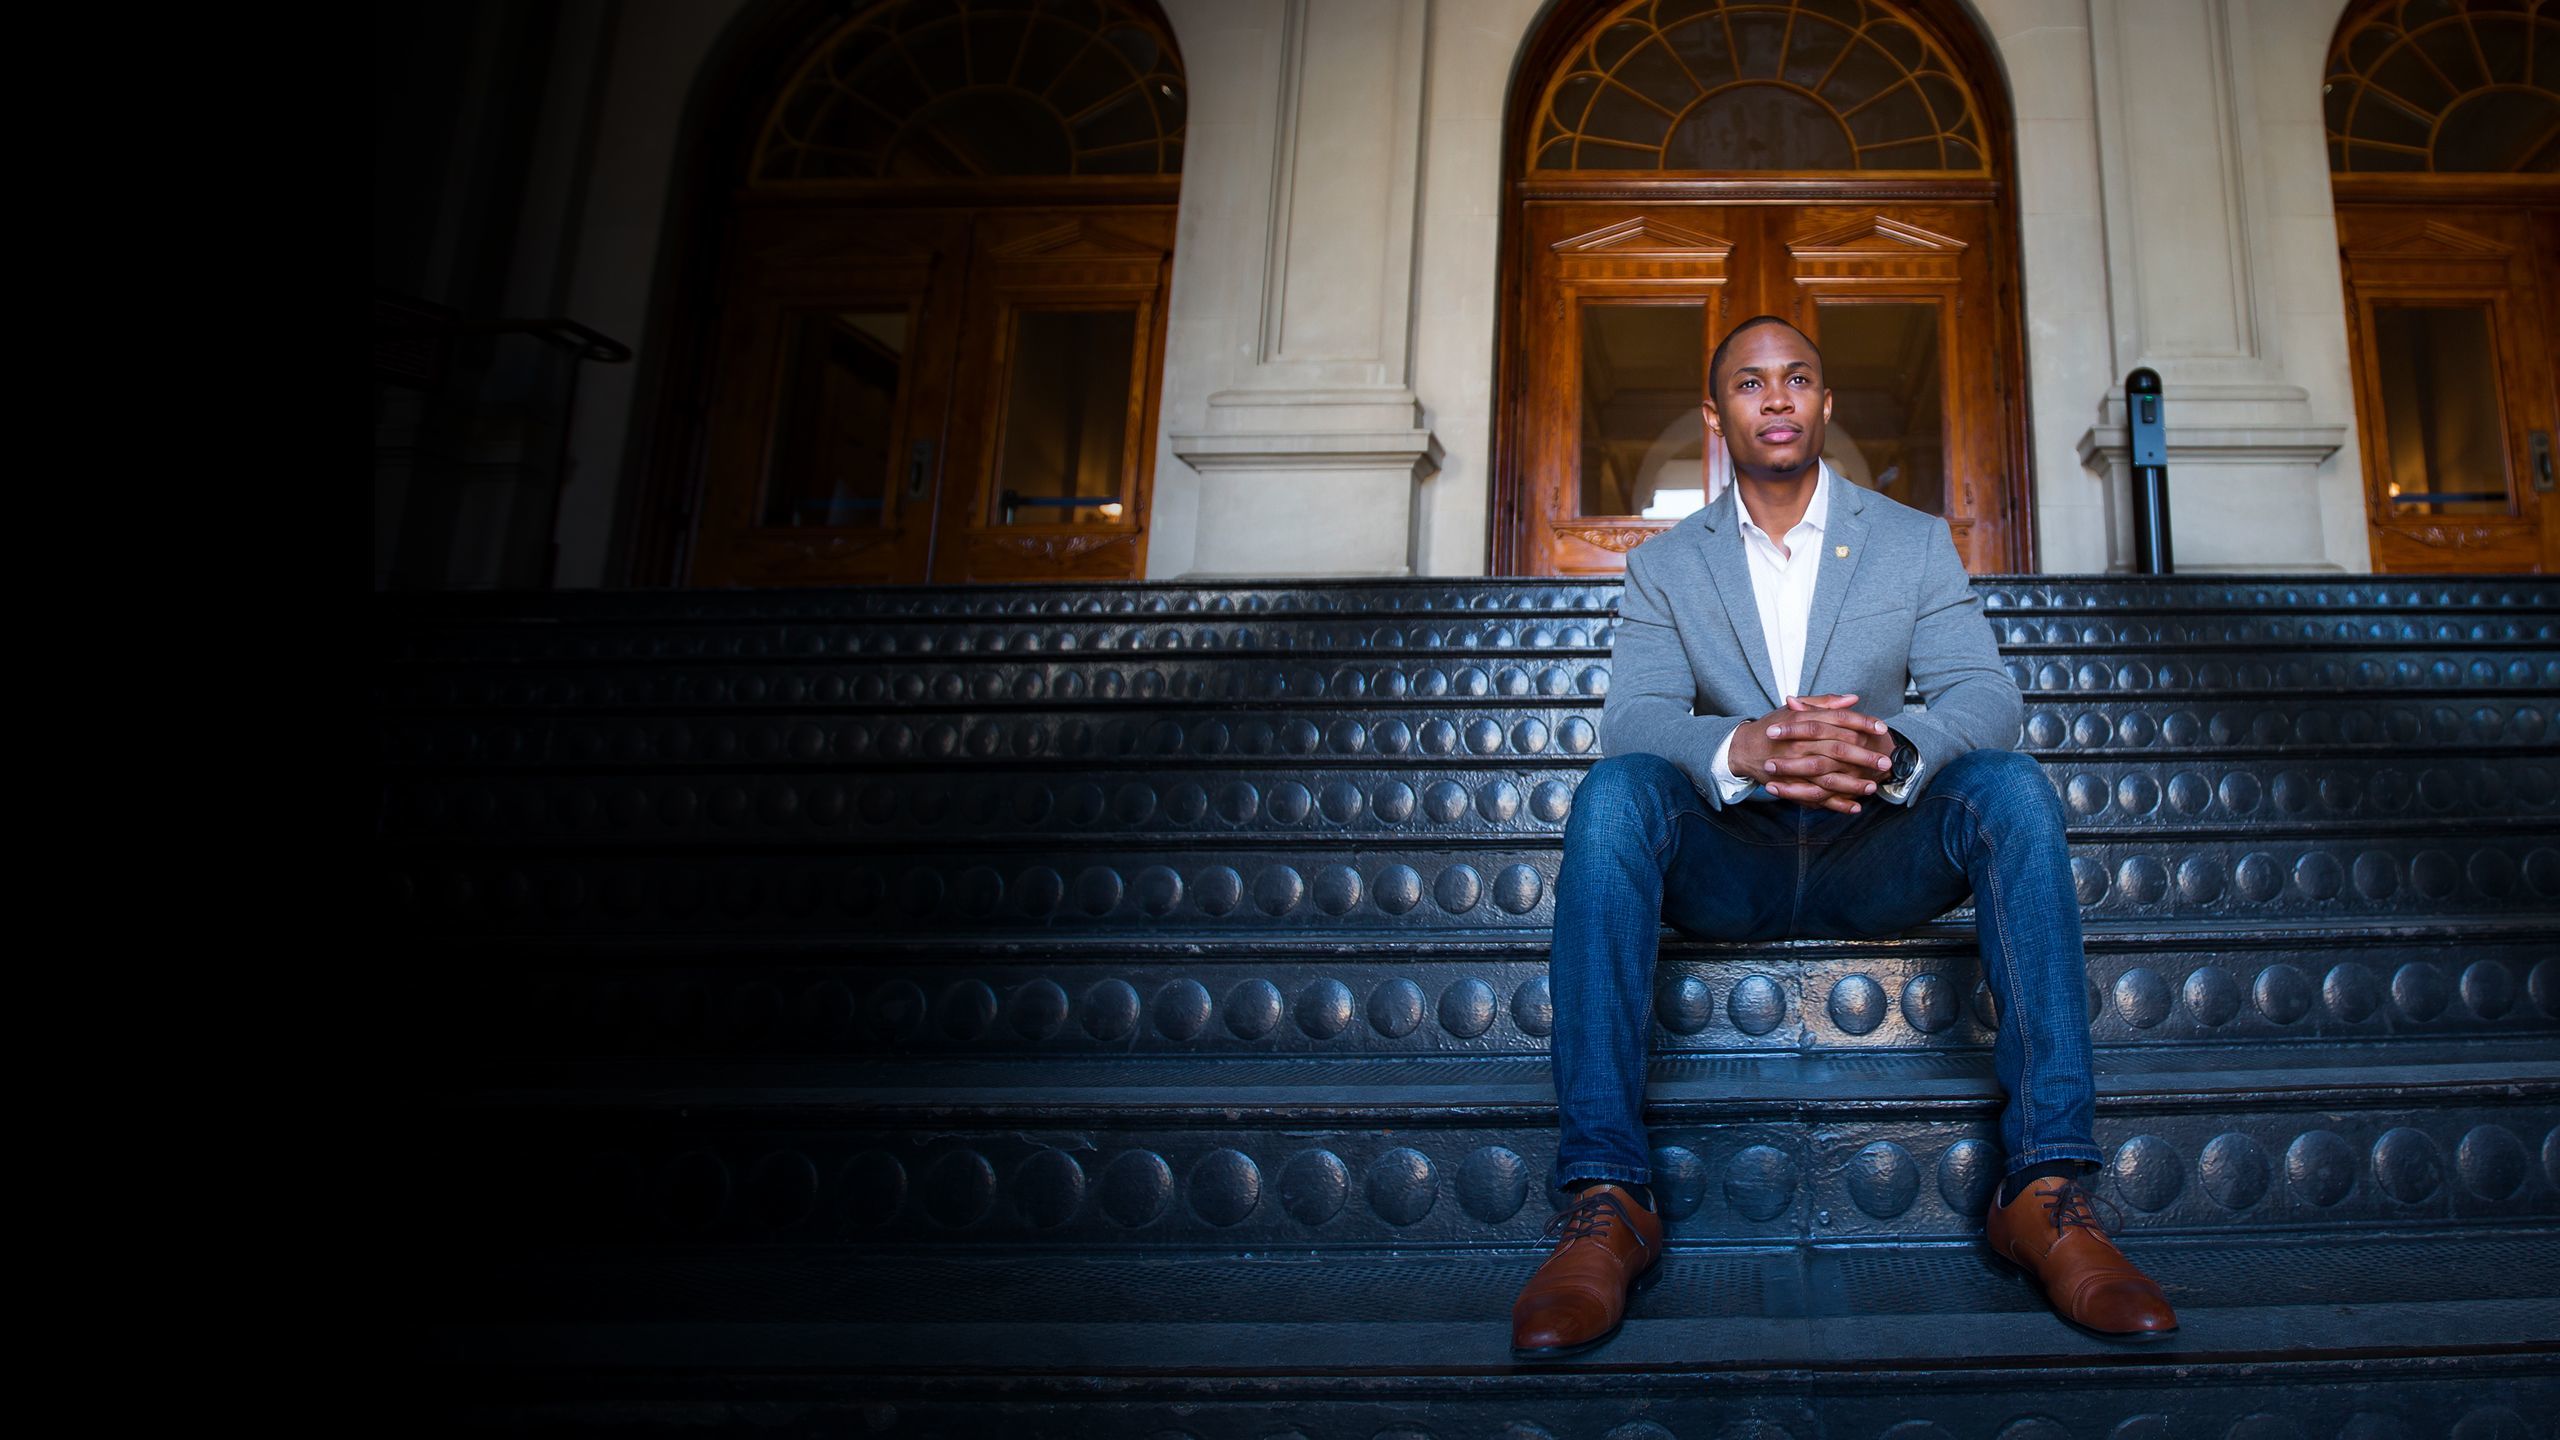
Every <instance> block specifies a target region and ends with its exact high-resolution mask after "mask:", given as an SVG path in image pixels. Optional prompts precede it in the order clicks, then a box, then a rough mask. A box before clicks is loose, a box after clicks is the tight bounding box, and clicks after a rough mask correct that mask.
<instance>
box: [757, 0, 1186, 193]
mask: <svg viewBox="0 0 2560 1440" xmlns="http://www.w3.org/2000/svg"><path fill="white" fill-rule="evenodd" d="M1186 99H1187V91H1186V90H1185V88H1184V85H1183V78H1182V62H1181V60H1180V58H1179V57H1178V56H1177V54H1176V53H1175V50H1174V47H1173V41H1172V37H1170V36H1169V35H1167V34H1166V33H1165V30H1164V26H1163V23H1162V22H1161V21H1160V20H1159V19H1157V18H1156V17H1155V16H1154V15H1152V14H1150V13H1148V12H1147V11H1146V10H1142V9H1141V8H1139V7H1137V6H1134V5H1129V4H1123V3H1118V0H887V3H883V4H878V5H873V6H871V7H870V8H869V9H866V10H864V11H863V12H862V13H861V14H860V15H858V16H857V17H855V18H854V19H853V20H852V21H851V22H850V23H848V24H846V25H845V26H844V27H843V28H841V29H839V30H837V31H836V32H835V33H834V34H832V35H830V36H829V37H828V38H827V39H826V40H825V41H824V42H823V43H822V44H820V45H819V46H818V47H817V49H816V51H815V52H813V53H812V54H811V55H810V57H809V58H808V60H807V61H805V62H804V63H803V64H802V65H801V66H800V69H799V71H798V73H796V74H794V75H793V76H792V78H791V82H790V84H788V85H787V86H785V87H784V89H783V94H782V100H781V102H780V103H779V104H777V105H775V106H774V108H773V110H772V112H771V113H770V114H769V115H768V116H767V117H766V119H765V124H764V129H763V132H762V135H761V138H760V139H759V140H758V142H757V146H756V156H755V165H754V169H753V172H752V176H753V179H754V181H755V182H756V183H758V184H777V183H779V184H789V183H791V182H795V181H833V180H973V179H984V178H1000V177H1007V176H1026V175H1174V174H1179V173H1181V170H1182V135H1183V124H1184V106H1185V101H1186Z"/></svg>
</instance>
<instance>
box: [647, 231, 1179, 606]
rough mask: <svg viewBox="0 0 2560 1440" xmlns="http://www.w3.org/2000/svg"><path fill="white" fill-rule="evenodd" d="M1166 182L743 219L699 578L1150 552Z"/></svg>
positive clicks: (950, 570)
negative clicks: (1071, 198) (1026, 197)
mask: <svg viewBox="0 0 2560 1440" xmlns="http://www.w3.org/2000/svg"><path fill="white" fill-rule="evenodd" d="M1172 249H1173V209H1172V207H1170V206H1155V205H1147V206H1134V205H1121V206H1110V207H1101V206H1096V207H1076V208H1067V207H1058V208H1050V207H1041V208H1029V207H1015V208H1006V209H1001V210H995V209H987V210H974V211H973V210H967V209H945V210H929V211H915V212H889V211H878V210H868V211H853V212H849V213H847V214H845V215H844V216H842V217H841V219H840V220H838V221H837V222H835V223H832V224H829V223H824V222H818V221H813V220H812V218H811V217H810V216H809V215H807V214H806V213H797V214H788V213H785V212H783V211H780V210H765V211H750V212H747V213H746V214H744V215H742V216H741V218H740V221H739V228H738V233H737V236H736V240H735V246H734V250H733V257H732V260H731V264H730V271H729V274H730V281H729V288H728V290H727V292H726V294H727V300H726V303H725V305H724V309H723V329H722V333H721V336H720V342H719V343H720V349H719V370H718V376H717V381H716V389H715V393H714V395H713V397H712V401H711V415H710V425H709V427H708V433H709V442H708V444H709V453H708V454H707V456H706V466H705V469H706V472H707V474H708V476H709V478H708V480H707V481H706V484H705V493H704V495H703V497H702V508H701V511H700V522H699V525H698V527H697V531H696V540H695V549H694V555H693V560H692V564H691V583H693V584H697V585H775V584H780V585H847V584H857V585H858V584H918V583H923V582H926V581H935V582H962V581H988V580H1069V579H1090V580H1126V579H1133V578H1135V577H1136V576H1138V575H1140V574H1142V573H1144V569H1145V562H1146V523H1145V520H1146V513H1147V501H1148V497H1149V492H1150V489H1151V483H1150V482H1151V479H1152V470H1153V463H1154V459H1155V426H1156V397H1157V393H1158V390H1159V385H1158V380H1159V377H1160V376H1161V375H1162V373H1163V364H1164V298H1165V293H1166V290H1167V287H1168V285H1169V282H1170V279H1171V271H1172V264H1171V256H1172Z"/></svg>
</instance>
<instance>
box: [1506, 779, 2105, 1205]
mask: <svg viewBox="0 0 2560 1440" xmlns="http://www.w3.org/2000/svg"><path fill="white" fill-rule="evenodd" d="M1861 803H1862V805H1863V810H1862V812H1861V813H1859V814H1856V815H1843V814H1839V813H1837V812H1835V811H1830V810H1812V809H1808V808H1806V807H1804V806H1801V805H1798V804H1795V803H1794V802H1792V801H1784V800H1780V801H1768V800H1752V801H1745V802H1742V803H1740V804H1736V805H1730V806H1727V807H1725V808H1724V809H1723V810H1715V809H1712V808H1710V807H1709V806H1708V804H1707V802H1706V800H1705V798H1704V797H1702V796H1700V795H1699V794H1698V792H1697V790H1696V789H1695V788H1694V787H1693V786H1691V785H1690V783H1689V780H1688V777H1686V776H1684V775H1682V774H1681V773H1680V771H1679V770H1677V769H1676V768H1674V767H1673V766H1672V764H1671V762H1670V761H1668V760H1665V759H1663V758H1662V757H1661V756H1659V755H1620V756H1614V757H1612V758H1610V759H1607V760H1603V761H1601V762H1600V763H1599V764H1598V765H1596V766H1594V767H1592V770H1591V773H1590V774H1589V775H1588V776H1586V777H1584V779H1583V782H1582V787H1581V789H1579V790H1578V791H1576V792H1575V793H1574V797H1573V815H1572V818H1571V819H1570V820H1568V821H1567V822H1566V825H1565V838H1564V870H1563V872H1562V873H1561V874H1560V875H1558V876H1557V878H1556V934H1555V949H1554V952H1553V955H1552V957H1551V958H1550V960H1549V962H1548V967H1547V969H1548V984H1549V986H1550V987H1551V989H1552V991H1553V994H1554V997H1555V1036H1554V1041H1553V1045H1554V1059H1555V1084H1556V1100H1557V1102H1558V1104H1559V1105H1560V1106H1561V1107H1562V1109H1563V1112H1564V1116H1563V1129H1564V1133H1563V1138H1562V1140H1561V1142H1560V1143H1559V1144H1558V1145H1557V1147H1556V1164H1555V1174H1554V1180H1555V1183H1556V1184H1557V1185H1558V1186H1559V1187H1561V1186H1562V1185H1564V1184H1565V1183H1566V1182H1567V1181H1571V1180H1580V1179H1599V1180H1619V1181H1625V1182H1628V1183H1631V1184H1645V1183H1648V1182H1650V1181H1651V1180H1652V1178H1653V1166H1652V1153H1651V1151H1650V1150H1649V1149H1648V1148H1647V1146H1646V1142H1645V1128H1644V1083H1645V1058H1646V1049H1647V1044H1648V1042H1649V1040H1650V1039H1651V1035H1652V1030H1653V988H1654V987H1653V967H1654V959H1655V953H1656V950H1657V949H1658V947H1659V943H1660V940H1661V933H1662V922H1663V921H1666V920H1667V921H1669V922H1670V924H1671V925H1672V926H1673V927H1674V928H1675V929H1678V930H1680V931H1682V932H1683V933H1685V934H1689V935H1694V936H1697V937H1699V938H1701V939H1711V940H1746V941H1747V940H1777V939H1784V938H1788V937H1793V936H1809V937H1816V938H1822V939H1865V938H1870V937H1875V936H1883V935H1892V934H1895V933H1897V932H1899V931H1903V930H1908V929H1910V928H1911V927H1913V926H1915V925H1920V924H1924V923H1926V922H1928V921H1930V920H1933V919H1935V918H1937V917H1938V916H1940V915H1943V914H1945V913H1946V912H1947V911H1948V910H1951V909H1953V908H1954V907H1956V906H1957V905H1960V904H1962V903H1963V902H1964V899H1965V897H1966V895H1967V893H1968V892H1969V893H1971V894H1973V895H1975V896H1977V897H1980V898H1979V900H1978V902H1977V903H1976V905H1975V907H1974V925H1975V931H1976V934H1977V935H1978V936H1979V937H1980V940H1981V943H1982V959H1983V966H1984V968H1985V969H1986V970H1987V971H1988V972H1989V976H1988V978H1989V981H1990V984H1991V990H1992V994H1993V995H1994V996H1996V997H1997V998H1998V1000H1999V1003H2000V1026H1999V1029H1998V1031H1997V1032H1996V1034H1995V1036H1994V1038H1993V1040H1992V1045H1991V1065H1992V1070H1993V1072H1994V1073H1995V1074H1996V1075H1998V1077H1999V1080H2000V1088H2001V1089H2002V1090H2003V1091H2005V1092H2006V1093H2007V1095H2008V1097H2009V1099H2008V1105H2007V1106H2006V1108H2004V1109H2003V1110H2002V1111H2001V1113H2000V1142H2001V1146H2002V1148H2003V1149H2005V1150H2006V1151H2007V1152H2008V1158H2007V1162H2006V1166H2005V1169H2006V1171H2008V1172H2010V1173H2014V1172H2016V1171H2018V1170H2021V1169H2024V1168H2025V1167H2027V1166H2029V1165H2034V1164H2037V1163H2040V1162H2042V1161H2047V1160H2064V1159H2080V1160H2093V1161H2096V1160H2103V1157H2102V1156H2101V1155H2100V1154H2099V1152H2098V1145H2097V1140H2096V1138H2095V1130H2094V1123H2093V1122H2094V1112H2095V1110H2096V1106H2097V1085H2096V1081H2095V1078H2094V1076H2093V1075H2092V1073H2091V1055H2090V1047H2089V1029H2088V1013H2089V1012H2088V1008H2087V1007H2088V998H2087V995H2088V989H2087V987H2088V978H2087V977H2088V970H2087V960H2086V958H2085V957H2084V956H2083V955H2082V953H2081V949H2080V902H2079V897H2078V896H2077V895H2076V894H2075V893H2074V892H2073V889H2072V884H2071V860H2070V853H2069V850H2068V849H2067V847H2066V843H2065V840H2064V836H2063V828H2062V802H2061V800H2060V799H2059V798H2058V797H2057V796H2056V795H2055V794H2054V791H2053V786H2052V784H2051V783H2050V782H2049V781H2047V780H2046V779H2045V777H2044V771H2043V769H2042V768H2041V767H2040V766H2038V765H2037V764H2036V762H2035V761H2034V760H2032V759H2029V758H2028V757H2027V756H2024V755H2021V754H2018V753H2017V752H2015V751H2010V750H1976V751H1973V752H1971V753H1970V754H1966V755H1961V756H1958V757H1957V758H1956V759H1955V760H1953V761H1952V762H1950V763H1949V764H1948V765H1947V766H1946V768H1945V769H1943V770H1942V771H1940V772H1939V773H1938V774H1937V775H1936V776H1935V777H1933V778H1932V779H1931V780H1930V782H1929V784H1928V785H1927V787H1926V788H1924V789H1923V790H1922V791H1921V792H1920V796H1919V798H1918V799H1916V800H1914V801H1913V802H1912V803H1911V804H1909V805H1907V806H1904V805H1891V804H1887V803H1886V802H1884V801H1882V800H1879V799H1877V798H1875V797H1874V796H1868V797H1866V798H1865V799H1864V800H1863V801H1862V802H1861Z"/></svg>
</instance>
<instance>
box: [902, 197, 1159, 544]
mask: <svg viewBox="0 0 2560 1440" xmlns="http://www.w3.org/2000/svg"><path fill="white" fill-rule="evenodd" d="M1173 218H1174V217H1173V211H1172V209H1171V208H1170V207H1146V208H1140V207H1123V208H1119V209H1114V210H1110V211H1101V210H1093V211H1085V212H1049V213H1047V214H1040V215H1030V214H994V213H990V214H988V215H987V216H985V217H984V218H983V219H982V220H981V222H980V224H979V227H978V235H977V245H976V249H977V255H976V259H975V261H974V262H973V266H972V273H971V280H970V293H969V305H968V317H967V319H966V321H965V322H964V340H963V351H964V355H963V359H962V361H961V365H960V373H959V377H958V381H957V384H958V393H959V395H960V401H959V414H961V415H962V416H966V417H968V421H967V423H965V424H959V425H955V426H953V435H952V446H951V455H950V466H949V469H948V470H947V472H946V474H947V476H948V480H947V483H946V484H945V486H944V489H943V496H942V533H941V538H940V540H939V541H938V542H937V544H936V547H935V558H934V575H935V578H936V579H939V580H950V581H984V580H1034V579H1052V578H1055V579H1096V580H1104V579H1128V578H1132V577H1134V576H1137V575H1140V574H1143V573H1144V571H1145V566H1146V513H1147V501H1148V497H1149V494H1150V492H1151V489H1152V479H1153V473H1154V464H1155V427H1156V400H1157V395H1158V391H1159V387H1158V385H1157V384H1156V383H1155V381H1156V377H1157V376H1159V375H1161V374H1162V373H1163V369H1164V302H1165V295H1166V292H1167V288H1168V286H1169V284H1170V282H1171V279H1172V265H1171V257H1172V251H1173Z"/></svg>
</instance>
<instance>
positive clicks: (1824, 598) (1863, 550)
mask: <svg viewBox="0 0 2560 1440" xmlns="http://www.w3.org/2000/svg"><path fill="white" fill-rule="evenodd" d="M1825 468H1826V469H1828V468H1829V467H1827V466H1826V467H1825ZM1830 480H1831V515H1830V518H1829V519H1828V520H1826V521H1825V522H1824V523H1823V527H1822V568H1821V569H1819V570H1817V571H1815V572H1814V576H1813V613H1812V614H1811V615H1810V616H1808V617H1807V618H1806V620H1805V626H1804V674H1803V675H1802V676H1801V677H1800V678H1798V679H1797V681H1796V693H1797V694H1799V695H1811V694H1814V693H1816V692H1815V690H1814V688H1813V677H1814V676H1816V675H1819V674H1821V673H1822V652H1823V651H1825V650H1827V649H1829V648H1830V646H1831V632H1832V630H1833V629H1834V628H1835V627H1837V626H1838V625H1839V623H1840V607H1841V606H1842V605H1843V604H1845V603H1847V601H1848V598H1849V586H1850V584H1851V582H1853V581H1854V580H1855V579H1856V578H1857V574H1858V562H1859V561H1860V560H1863V559H1865V558H1866V555H1867V522H1866V521H1865V519H1863V518H1862V517H1861V516H1860V515H1859V514H1858V512H1859V511H1861V510H1863V509H1865V508H1866V505H1867V497H1866V492H1865V491H1863V490H1860V489H1859V488H1858V487H1857V486H1855V485H1852V484H1850V483H1849V482H1848V481H1847V480H1844V479H1842V478H1841V476H1840V472H1838V471H1836V470H1834V471H1831V474H1830ZM1863 698H1867V699H1872V698H1874V697H1872V696H1869V697H1863Z"/></svg>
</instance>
